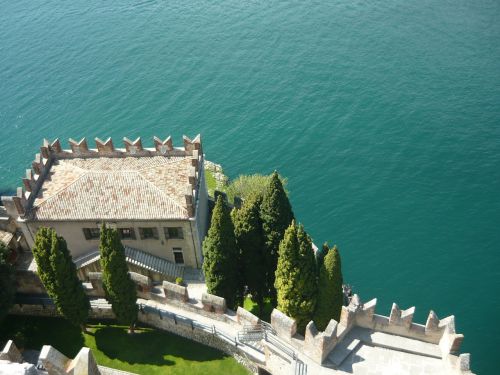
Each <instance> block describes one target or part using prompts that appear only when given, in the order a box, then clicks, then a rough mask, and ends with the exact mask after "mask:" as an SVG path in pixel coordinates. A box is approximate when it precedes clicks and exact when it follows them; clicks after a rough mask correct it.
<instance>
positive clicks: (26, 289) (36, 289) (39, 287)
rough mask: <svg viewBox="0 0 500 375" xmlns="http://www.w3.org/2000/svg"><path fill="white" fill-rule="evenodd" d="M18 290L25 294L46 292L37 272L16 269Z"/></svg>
mask: <svg viewBox="0 0 500 375" xmlns="http://www.w3.org/2000/svg"><path fill="white" fill-rule="evenodd" d="M16 291H17V293H24V294H45V293H46V291H45V287H44V286H43V284H42V281H41V280H40V278H39V277H38V274H37V273H36V272H33V271H30V270H16Z"/></svg>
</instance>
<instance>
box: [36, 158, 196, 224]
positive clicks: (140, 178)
mask: <svg viewBox="0 0 500 375" xmlns="http://www.w3.org/2000/svg"><path fill="white" fill-rule="evenodd" d="M190 168H191V160H190V158H189V157H182V156H170V157H167V156H143V157H123V158H114V157H98V158H71V159H61V160H56V161H54V164H53V165H52V167H51V169H50V171H49V174H48V176H47V178H46V179H45V181H44V182H43V185H42V188H41V189H40V191H39V193H38V196H37V197H36V199H35V200H34V202H33V205H32V208H31V210H30V215H29V217H30V219H33V220H134V219H135V220H154V219H158V220H162V219H186V218H188V217H189V216H188V210H187V206H186V199H185V193H186V190H187V187H188V186H189V178H188V175H189V170H190Z"/></svg>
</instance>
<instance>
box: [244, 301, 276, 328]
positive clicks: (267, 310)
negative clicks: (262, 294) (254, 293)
mask: <svg viewBox="0 0 500 375" xmlns="http://www.w3.org/2000/svg"><path fill="white" fill-rule="evenodd" d="M243 308H244V309H245V310H248V311H250V312H251V313H252V314H254V315H257V316H258V317H259V318H261V319H262V320H264V321H266V322H270V321H271V313H272V312H273V305H272V304H271V300H269V299H265V300H264V307H263V308H262V315H260V314H259V306H258V305H257V304H256V303H255V302H254V301H252V299H251V298H250V297H245V300H244V301H243Z"/></svg>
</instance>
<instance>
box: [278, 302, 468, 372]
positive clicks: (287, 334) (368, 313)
mask: <svg viewBox="0 0 500 375" xmlns="http://www.w3.org/2000/svg"><path fill="white" fill-rule="evenodd" d="M376 306H377V299H372V300H370V301H368V302H365V303H362V302H361V300H360V298H359V296H358V295H356V294H355V295H354V296H353V298H352V299H351V301H350V304H349V305H348V306H343V307H342V311H341V315H340V321H339V322H337V321H335V320H333V319H332V320H330V323H329V324H328V326H327V328H326V329H325V331H323V332H320V331H318V330H317V328H316V325H315V324H314V322H313V321H311V322H309V324H308V325H307V327H306V332H305V337H304V340H303V342H301V339H300V338H299V339H297V338H295V339H294V335H295V331H296V329H295V328H294V324H293V323H294V322H295V321H294V319H292V318H290V317H288V316H286V315H285V314H283V313H281V312H280V311H278V310H276V309H275V310H274V311H273V313H272V315H271V324H272V326H273V328H274V329H275V330H276V332H277V334H278V336H279V337H280V338H282V339H284V340H286V341H288V342H290V344H292V345H294V346H295V347H299V350H301V351H302V352H303V353H304V354H306V355H307V356H308V357H309V358H311V359H312V360H314V361H315V362H316V363H318V364H322V363H323V362H324V361H325V359H326V358H327V357H328V355H329V354H330V352H331V351H332V350H333V349H334V348H335V347H336V346H337V344H339V343H340V342H341V341H342V340H343V339H344V337H345V336H346V335H347V334H348V333H349V332H350V331H351V330H352V329H353V328H354V327H361V328H366V329H369V330H372V331H374V332H382V333H387V334H390V335H397V336H402V337H406V338H410V339H414V340H418V341H422V342H425V343H430V344H434V345H436V346H437V347H439V349H440V356H441V358H442V359H443V360H444V361H446V363H447V364H448V365H449V367H450V369H452V370H454V371H456V373H463V372H467V371H469V368H468V366H469V365H468V364H469V361H470V356H469V355H468V354H461V355H460V356H457V355H456V354H457V353H458V351H459V349H460V344H461V343H462V341H463V335H462V334H459V333H456V331H455V318H454V316H449V317H447V318H444V319H439V318H438V317H437V315H436V313H435V312H434V311H430V313H429V316H428V318H427V321H426V323H425V325H423V324H417V323H414V322H413V314H414V312H415V307H410V308H408V309H406V310H402V309H400V308H399V306H398V305H397V304H395V303H393V305H392V308H391V311H390V314H389V316H384V315H378V314H376V313H375V309H376ZM298 343H299V345H298ZM300 343H302V345H300ZM401 350H403V351H404V350H405V349H404V348H401Z"/></svg>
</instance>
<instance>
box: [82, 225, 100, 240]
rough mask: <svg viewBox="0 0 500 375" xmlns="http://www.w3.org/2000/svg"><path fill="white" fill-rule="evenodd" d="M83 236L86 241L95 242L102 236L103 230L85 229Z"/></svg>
mask: <svg viewBox="0 0 500 375" xmlns="http://www.w3.org/2000/svg"><path fill="white" fill-rule="evenodd" d="M83 235H84V236H85V239H86V240H95V239H98V238H99V237H100V236H101V230H100V229H99V228H83Z"/></svg>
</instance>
